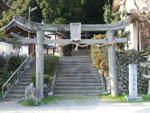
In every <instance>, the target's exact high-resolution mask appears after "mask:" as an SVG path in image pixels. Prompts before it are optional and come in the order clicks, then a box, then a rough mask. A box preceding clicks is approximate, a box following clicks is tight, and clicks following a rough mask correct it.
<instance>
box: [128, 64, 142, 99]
mask: <svg viewBox="0 0 150 113" xmlns="http://www.w3.org/2000/svg"><path fill="white" fill-rule="evenodd" d="M126 99H127V100H128V101H132V100H142V97H139V96H138V89H137V65H136V64H130V65H129V96H126Z"/></svg>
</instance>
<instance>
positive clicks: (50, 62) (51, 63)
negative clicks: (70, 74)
mask: <svg viewBox="0 0 150 113" xmlns="http://www.w3.org/2000/svg"><path fill="white" fill-rule="evenodd" d="M57 63H58V57H57V56H54V55H46V56H44V74H49V76H53V74H54V72H55V69H56V66H57Z"/></svg>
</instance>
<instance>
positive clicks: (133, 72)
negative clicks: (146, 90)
mask: <svg viewBox="0 0 150 113" xmlns="http://www.w3.org/2000/svg"><path fill="white" fill-rule="evenodd" d="M129 96H130V97H137V66H136V64H130V65H129Z"/></svg>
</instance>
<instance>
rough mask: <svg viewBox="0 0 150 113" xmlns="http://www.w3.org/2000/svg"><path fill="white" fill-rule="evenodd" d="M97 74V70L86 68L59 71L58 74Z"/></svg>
mask: <svg viewBox="0 0 150 113" xmlns="http://www.w3.org/2000/svg"><path fill="white" fill-rule="evenodd" d="M93 73H94V74H95V73H96V72H95V71H89V70H86V71H59V70H58V71H57V74H58V75H61V74H93Z"/></svg>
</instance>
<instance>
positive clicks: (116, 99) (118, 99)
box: [99, 94, 150, 103]
mask: <svg viewBox="0 0 150 113" xmlns="http://www.w3.org/2000/svg"><path fill="white" fill-rule="evenodd" d="M125 95H126V94H121V95H119V96H118V97H112V96H111V95H110V94H107V95H99V98H100V99H101V100H102V101H108V102H121V103H139V102H150V96H147V95H145V94H139V96H141V97H143V100H140V101H139V100H134V101H130V102H128V101H127V100H126V98H125Z"/></svg>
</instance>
